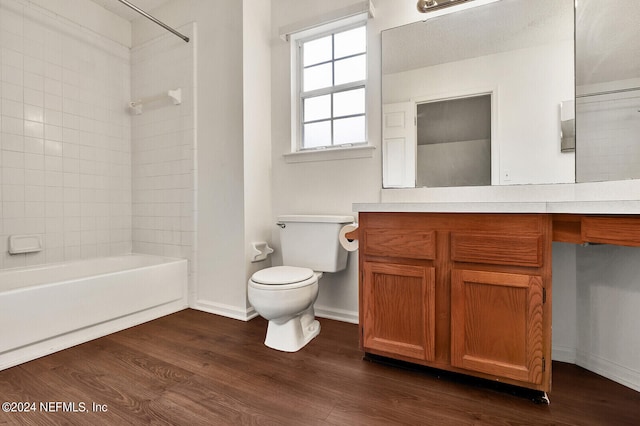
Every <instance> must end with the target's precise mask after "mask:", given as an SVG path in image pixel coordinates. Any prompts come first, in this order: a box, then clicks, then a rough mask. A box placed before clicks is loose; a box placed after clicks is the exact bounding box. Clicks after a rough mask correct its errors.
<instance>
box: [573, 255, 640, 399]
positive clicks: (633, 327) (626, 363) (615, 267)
mask: <svg viewBox="0 0 640 426" xmlns="http://www.w3.org/2000/svg"><path fill="white" fill-rule="evenodd" d="M576 257H577V263H576V268H577V273H576V274H577V289H578V291H577V318H578V321H577V342H576V347H577V351H576V352H577V354H576V355H577V356H576V358H577V359H576V363H577V364H578V365H581V366H583V367H585V368H587V369H589V370H592V371H595V372H596V373H599V374H602V375H603V376H606V377H609V378H611V379H613V380H616V381H618V382H620V383H622V384H624V385H626V386H629V387H631V388H633V389H636V390H638V391H640V357H638V354H639V353H640V330H639V329H638V307H639V306H640V278H639V277H640V250H639V249H638V248H630V247H616V246H609V245H601V246H598V245H596V246H587V247H579V248H578V249H577V256H576Z"/></svg>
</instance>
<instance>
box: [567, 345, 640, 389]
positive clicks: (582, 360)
mask: <svg viewBox="0 0 640 426" xmlns="http://www.w3.org/2000/svg"><path fill="white" fill-rule="evenodd" d="M576 365H579V366H580V367H583V368H586V369H587V370H590V371H593V372H594V373H596V374H599V375H601V376H604V377H606V378H608V379H611V380H613V381H614V382H618V383H620V384H621V385H624V386H627V387H629V388H631V389H633V390H636V391H638V392H640V371H637V370H634V369H631V368H628V367H625V366H623V365H620V364H617V363H615V362H613V361H610V360H608V359H605V358H601V357H599V356H597V355H593V354H590V353H587V352H583V351H577V352H576Z"/></svg>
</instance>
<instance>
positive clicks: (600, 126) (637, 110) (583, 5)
mask: <svg viewBox="0 0 640 426" xmlns="http://www.w3.org/2000/svg"><path fill="white" fill-rule="evenodd" d="M638 22H640V1H637V0H624V1H618V2H605V3H603V2H601V1H596V0H579V1H578V3H577V6H576V138H577V142H576V181H578V182H593V181H605V180H624V179H639V178H640V31H638Z"/></svg>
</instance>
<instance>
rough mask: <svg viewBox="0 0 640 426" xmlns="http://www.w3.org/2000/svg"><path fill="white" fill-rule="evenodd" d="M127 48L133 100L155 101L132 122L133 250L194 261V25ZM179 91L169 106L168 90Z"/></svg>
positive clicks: (145, 107)
mask: <svg viewBox="0 0 640 426" xmlns="http://www.w3.org/2000/svg"><path fill="white" fill-rule="evenodd" d="M177 30H178V31H180V32H181V33H183V34H185V35H187V36H188V37H190V38H191V41H190V42H189V43H185V42H184V41H183V40H181V39H179V38H178V37H176V36H175V35H173V34H170V33H165V34H163V35H162V36H160V37H158V38H156V39H154V40H151V41H149V42H147V43H145V44H143V45H141V46H136V47H134V48H133V49H132V50H131V87H132V94H133V96H132V98H133V99H136V100H137V99H141V98H142V99H145V98H154V97H157V96H160V97H161V98H160V99H158V100H156V101H153V102H149V103H148V104H145V105H144V106H143V109H142V113H141V114H139V115H134V116H133V118H132V159H133V167H132V169H133V250H134V251H135V252H138V253H148V254H157V255H163V256H171V257H181V258H186V259H189V265H190V276H191V280H192V281H193V279H194V276H193V272H194V270H195V268H194V263H193V262H194V261H195V255H194V250H195V235H196V234H195V231H196V228H195V220H194V217H195V214H196V207H195V196H194V193H195V181H194V176H195V172H196V170H195V162H194V159H195V153H196V145H195V121H194V120H195V114H194V108H195V102H194V101H195V97H194V93H195V89H194V84H195V83H194V82H195V78H194V70H195V37H194V32H195V24H189V25H185V26H182V27H179V28H177ZM174 89H180V90H181V91H182V103H181V104H179V105H174V104H173V102H172V100H171V99H169V98H168V97H162V95H164V94H166V93H167V92H168V91H169V90H174Z"/></svg>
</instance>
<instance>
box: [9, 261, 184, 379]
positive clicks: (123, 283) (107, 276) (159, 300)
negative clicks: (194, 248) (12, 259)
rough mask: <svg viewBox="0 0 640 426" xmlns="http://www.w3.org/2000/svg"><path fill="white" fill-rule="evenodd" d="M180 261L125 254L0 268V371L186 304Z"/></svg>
mask: <svg viewBox="0 0 640 426" xmlns="http://www.w3.org/2000/svg"><path fill="white" fill-rule="evenodd" d="M186 294H187V260H186V259H174V258H167V257H160V256H149V255H142V254H130V255H123V256H114V257H103V258H96V259H88V260H81V261H72V262H64V263H55V264H48V265H40V266H35V267H29V268H20V269H9V270H5V271H1V272H0V370H2V369H5V368H8V367H11V366H13V365H17V364H20V363H22V362H25V361H29V360H31V359H35V358H38V357H40V356H43V355H47V354H49V353H52V352H55V351H58V350H61V349H64V348H67V347H71V346H74V345H76V344H79V343H83V342H86V341H88V340H91V339H95V338H97V337H100V336H104V335H106V334H110V333H113V332H115V331H119V330H122V329H125V328H128V327H131V326H133V325H136V324H140V323H142V322H145V321H149V320H152V319H155V318H158V317H161V316H163V315H167V314H170V313H173V312H177V311H179V310H181V309H184V308H186V307H187V297H186Z"/></svg>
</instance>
